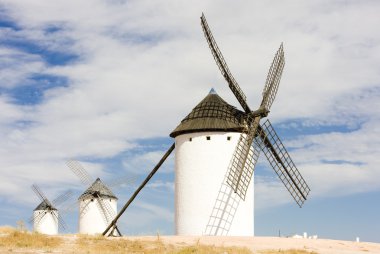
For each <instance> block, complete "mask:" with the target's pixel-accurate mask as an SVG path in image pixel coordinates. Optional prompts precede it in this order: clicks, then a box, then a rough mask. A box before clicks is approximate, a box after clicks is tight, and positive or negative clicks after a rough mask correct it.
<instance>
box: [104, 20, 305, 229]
mask: <svg viewBox="0 0 380 254" xmlns="http://www.w3.org/2000/svg"><path fill="white" fill-rule="evenodd" d="M201 24H202V28H203V31H204V34H205V37H206V39H207V42H208V43H209V47H210V49H211V51H212V54H213V56H214V59H215V61H216V63H217V65H218V67H219V69H220V71H221V72H222V75H223V77H224V78H225V79H226V81H227V83H228V85H229V87H230V89H231V90H232V92H233V93H234V95H235V97H236V98H237V100H238V101H239V103H240V105H241V106H242V108H243V109H244V111H240V110H238V109H236V108H235V107H233V106H231V105H229V104H228V103H226V102H225V101H224V100H223V99H222V98H221V97H220V96H219V95H217V94H216V92H215V91H214V90H213V89H212V90H211V91H210V93H209V94H208V95H207V96H206V97H205V98H204V99H203V100H202V101H201V102H200V103H199V104H198V105H197V106H196V107H195V108H194V109H193V110H192V111H191V112H190V114H189V115H188V116H186V117H185V118H184V119H183V120H182V122H181V123H180V125H178V126H177V128H176V129H175V130H174V131H173V132H172V133H171V134H170V136H171V137H173V138H175V143H174V144H172V146H171V147H170V148H169V150H168V151H167V152H166V153H165V155H164V156H163V158H162V159H161V160H160V162H159V163H158V164H157V165H156V166H155V167H154V169H153V170H152V172H151V173H150V174H149V175H148V177H147V178H146V179H145V181H144V182H143V183H142V184H141V185H140V187H139V188H138V189H137V190H136V191H135V193H134V194H133V195H132V197H131V198H130V199H129V201H128V202H127V203H126V204H125V206H124V207H123V208H122V209H121V210H120V212H119V214H118V215H117V216H116V217H115V219H114V220H113V221H112V222H111V224H110V225H109V226H108V227H107V229H106V230H105V231H104V232H103V235H107V234H108V232H109V230H112V229H113V228H114V227H115V225H116V222H117V220H118V219H119V217H120V216H121V215H122V214H123V212H124V211H125V210H126V209H127V208H128V206H129V205H130V204H131V202H132V201H133V200H134V198H135V197H136V196H137V195H138V193H139V192H140V191H141V189H142V188H143V187H144V186H145V185H146V183H148V181H149V180H150V179H151V178H152V176H153V175H154V174H155V173H156V172H157V170H158V169H159V167H160V166H161V165H162V164H163V162H164V161H165V160H166V158H167V157H168V156H169V155H170V153H171V152H172V151H173V150H174V147H176V154H175V175H176V176H175V230H176V234H179V235H202V234H204V235H253V234H254V232H253V183H252V182H253V181H252V179H253V171H254V166H255V164H256V162H257V159H258V157H259V152H260V150H262V151H263V152H264V154H265V156H266V157H267V159H268V161H269V163H270V165H271V166H272V167H273V169H274V171H275V172H276V173H277V175H278V176H279V178H280V179H281V181H282V182H283V183H284V185H285V187H286V188H287V190H288V191H289V192H290V194H291V195H292V197H293V198H294V200H295V201H296V202H297V204H298V205H299V206H300V207H301V206H302V204H303V203H304V201H305V200H306V198H307V196H308V194H309V191H310V189H309V187H308V185H307V184H306V182H305V180H304V179H303V177H302V176H301V174H300V172H299V171H298V169H297V168H296V166H295V164H294V163H293V161H292V159H291V158H290V156H289V154H288V152H287V151H286V149H285V147H284V146H283V144H282V142H281V141H280V139H279V137H278V135H277V134H276V132H275V131H274V129H273V127H272V125H271V124H270V122H269V120H266V121H265V122H264V123H263V124H262V125H261V124H260V120H261V119H262V118H264V117H266V116H267V115H268V113H269V110H270V107H271V105H272V103H273V101H274V99H275V96H276V93H277V90H278V86H279V82H280V79H281V75H282V70H283V67H284V64H285V61H284V51H283V45H282V44H281V46H280V48H279V50H278V51H277V53H276V55H275V58H274V60H273V63H272V66H271V67H270V70H269V74H268V77H267V80H266V84H265V86H264V91H263V99H262V101H261V104H260V106H259V108H258V109H257V110H255V111H252V110H251V109H250V107H249V106H248V104H247V100H246V96H245V95H244V93H243V91H242V90H241V88H240V86H239V85H238V83H237V82H236V80H235V79H234V77H233V76H232V74H231V72H230V71H229V69H228V67H227V64H226V62H225V60H224V58H223V56H222V54H221V52H220V50H219V48H218V46H217V44H216V42H215V40H214V37H213V36H212V34H211V31H210V29H209V27H208V25H207V22H206V18H205V16H204V15H203V14H202V17H201ZM226 170H227V171H226ZM240 200H244V201H245V202H242V204H240V203H241V202H240Z"/></svg>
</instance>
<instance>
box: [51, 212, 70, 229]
mask: <svg viewBox="0 0 380 254" xmlns="http://www.w3.org/2000/svg"><path fill="white" fill-rule="evenodd" d="M52 215H53V216H54V217H55V218H56V220H57V222H58V227H59V229H61V230H62V231H65V230H66V228H67V225H66V223H65V221H64V220H63V218H62V215H57V213H55V212H54V211H52Z"/></svg>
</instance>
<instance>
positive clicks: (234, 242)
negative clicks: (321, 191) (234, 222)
mask: <svg viewBox="0 0 380 254" xmlns="http://www.w3.org/2000/svg"><path fill="white" fill-rule="evenodd" d="M124 238H126V239H129V240H136V239H139V240H151V241H156V240H157V236H142V237H124ZM160 240H161V241H163V242H164V243H168V244H174V245H182V246H184V245H191V244H196V243H197V242H199V244H205V245H215V246H238V247H247V248H249V249H250V250H252V251H254V252H256V251H260V250H279V249H281V250H285V249H302V250H307V251H310V252H311V251H315V252H317V253H320V254H360V253H371V254H372V253H377V254H380V243H368V242H359V243H357V242H349V241H340V240H328V239H295V238H279V237H231V236H229V237H227V236H226V237H220V236H202V237H194V236H160Z"/></svg>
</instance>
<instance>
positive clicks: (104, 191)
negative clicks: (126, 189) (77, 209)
mask: <svg viewBox="0 0 380 254" xmlns="http://www.w3.org/2000/svg"><path fill="white" fill-rule="evenodd" d="M89 196H92V197H97V196H100V197H108V198H114V199H117V197H116V196H115V194H113V192H112V191H111V190H110V189H109V188H108V187H107V186H106V185H105V184H104V183H103V182H102V181H101V180H100V179H99V178H97V179H96V180H95V182H94V183H93V184H92V185H91V186H90V187H88V189H87V190H86V191H85V192H83V194H82V195H80V197H79V199H83V198H88V197H89Z"/></svg>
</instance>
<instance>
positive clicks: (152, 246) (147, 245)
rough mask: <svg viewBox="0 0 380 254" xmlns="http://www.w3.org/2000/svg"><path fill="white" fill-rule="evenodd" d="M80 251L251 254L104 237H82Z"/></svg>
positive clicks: (210, 247) (245, 250) (79, 244)
mask: <svg viewBox="0 0 380 254" xmlns="http://www.w3.org/2000/svg"><path fill="white" fill-rule="evenodd" d="M76 244H77V246H78V249H79V250H80V251H81V252H84V253H94V254H96V253H131V254H132V253H144V254H161V253H162V254H164V253H165V254H174V253H175V254H190V253H198V254H214V253H215V254H216V253H218V254H219V253H228V254H249V253H252V252H251V251H250V250H248V249H246V248H237V247H216V246H207V245H201V244H196V245H194V246H185V247H183V246H174V245H171V244H164V243H162V242H161V240H160V239H159V238H157V240H156V241H141V240H138V241H137V240H136V241H132V240H126V239H120V238H113V239H109V238H104V237H102V236H97V237H96V236H95V237H91V236H80V237H79V239H78V240H77V242H76Z"/></svg>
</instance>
